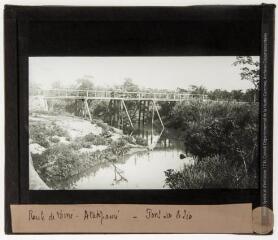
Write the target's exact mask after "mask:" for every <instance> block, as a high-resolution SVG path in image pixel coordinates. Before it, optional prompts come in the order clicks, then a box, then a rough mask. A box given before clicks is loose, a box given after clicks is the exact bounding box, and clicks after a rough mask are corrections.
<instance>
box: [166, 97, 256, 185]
mask: <svg viewBox="0 0 278 240" xmlns="http://www.w3.org/2000/svg"><path fill="white" fill-rule="evenodd" d="M258 121H259V116H258V105H257V104H256V103H246V104H238V103H232V102H230V103H215V102H213V103H212V102H197V101H196V102H192V103H190V104H187V103H179V104H177V105H176V106H175V107H174V108H173V110H172V112H171V121H168V124H167V125H168V127H173V128H178V129H179V130H180V131H181V132H182V136H183V141H184V145H185V148H186V151H187V154H190V155H193V156H194V157H195V158H196V161H195V164H194V165H192V166H185V167H184V169H182V170H181V171H174V170H170V169H169V170H168V171H166V172H165V175H166V185H168V186H169V187H170V188H181V189H190V188H256V187H257V182H258V130H259V128H258Z"/></svg>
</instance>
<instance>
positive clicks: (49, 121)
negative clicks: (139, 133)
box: [29, 113, 147, 190]
mask: <svg viewBox="0 0 278 240" xmlns="http://www.w3.org/2000/svg"><path fill="white" fill-rule="evenodd" d="M29 134H30V137H29V141H30V145H29V150H30V153H31V158H30V161H33V166H34V169H35V171H36V172H37V173H38V175H39V177H40V178H41V179H42V181H43V182H44V183H45V184H46V185H47V186H48V187H49V188H50V189H61V186H62V187H63V189H67V188H68V187H70V186H65V185H64V183H65V182H66V180H67V179H70V178H73V177H74V176H77V175H82V172H85V171H86V170H88V169H89V168H92V167H94V166H97V165H100V164H104V163H106V162H115V163H116V162H117V161H118V159H119V158H120V157H121V156H123V155H124V154H131V153H135V152H136V151H147V146H146V142H144V141H143V140H142V139H139V138H133V137H131V136H128V135H125V134H123V132H122V131H121V130H119V129H116V128H114V127H111V126H109V125H108V124H106V123H104V122H102V121H101V120H93V121H92V122H90V121H87V120H84V119H81V118H79V117H76V116H71V115H60V114H59V115H56V114H54V113H31V114H30V117H29ZM32 182H33V183H34V181H32ZM38 186H39V184H38ZM32 189H33V190H35V189H36V184H33V185H32Z"/></svg>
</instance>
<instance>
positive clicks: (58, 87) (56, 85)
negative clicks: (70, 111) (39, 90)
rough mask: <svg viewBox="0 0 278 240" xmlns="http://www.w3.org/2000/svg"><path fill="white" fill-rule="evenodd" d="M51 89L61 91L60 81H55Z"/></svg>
mask: <svg viewBox="0 0 278 240" xmlns="http://www.w3.org/2000/svg"><path fill="white" fill-rule="evenodd" d="M51 88H52V89H60V88H62V84H61V82H60V81H55V82H53V83H52V84H51Z"/></svg>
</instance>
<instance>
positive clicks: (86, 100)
mask: <svg viewBox="0 0 278 240" xmlns="http://www.w3.org/2000/svg"><path fill="white" fill-rule="evenodd" d="M84 105H85V110H86V111H85V117H86V112H87V114H88V116H89V119H90V121H92V120H93V119H92V115H91V111H90V108H89V105H88V99H87V98H85V99H84Z"/></svg>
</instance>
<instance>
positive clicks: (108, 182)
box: [73, 129, 193, 189]
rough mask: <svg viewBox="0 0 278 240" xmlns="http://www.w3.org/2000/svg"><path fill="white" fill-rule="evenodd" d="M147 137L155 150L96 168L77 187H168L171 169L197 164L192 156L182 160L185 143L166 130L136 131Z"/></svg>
mask: <svg viewBox="0 0 278 240" xmlns="http://www.w3.org/2000/svg"><path fill="white" fill-rule="evenodd" d="M133 135H140V136H141V137H144V138H145V139H146V140H147V141H148V144H149V145H150V146H152V147H153V150H150V151H140V152H136V153H133V154H131V155H126V156H124V157H122V158H121V159H120V161H119V162H117V163H115V164H113V163H108V164H105V165H104V166H98V167H97V168H96V169H92V171H91V172H89V173H88V174H86V176H84V177H81V178H80V179H79V180H78V181H77V182H75V184H74V187H73V188H74V189H165V188H167V187H166V186H164V184H165V174H164V171H166V170H167V169H176V170H179V169H181V168H182V167H183V166H184V164H193V159H192V158H189V157H188V158H184V159H180V154H181V153H183V152H184V146H183V144H182V142H179V141H177V140H174V139H173V138H172V137H169V134H168V133H167V134H166V132H165V131H164V132H162V133H158V132H154V131H151V130H149V129H148V130H146V129H145V130H144V131H139V132H137V133H134V134H133Z"/></svg>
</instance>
